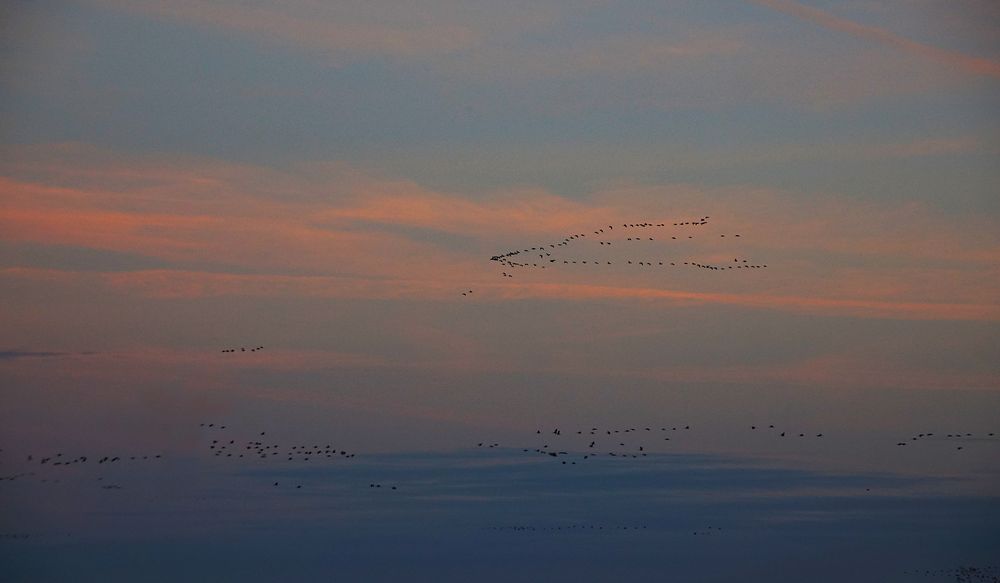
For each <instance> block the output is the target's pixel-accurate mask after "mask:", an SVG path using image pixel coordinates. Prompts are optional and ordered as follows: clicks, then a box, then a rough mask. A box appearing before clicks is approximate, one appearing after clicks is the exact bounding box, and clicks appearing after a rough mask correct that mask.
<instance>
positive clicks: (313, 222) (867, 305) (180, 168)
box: [0, 144, 1000, 320]
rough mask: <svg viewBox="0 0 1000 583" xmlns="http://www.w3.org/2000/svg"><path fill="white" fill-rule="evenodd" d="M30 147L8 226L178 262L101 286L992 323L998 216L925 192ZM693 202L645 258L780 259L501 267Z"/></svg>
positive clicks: (581, 251)
mask: <svg viewBox="0 0 1000 583" xmlns="http://www.w3.org/2000/svg"><path fill="white" fill-rule="evenodd" d="M927 147H929V148H931V149H936V148H940V147H946V148H947V147H952V146H950V145H947V144H946V145H945V146H940V145H937V144H932V145H930V146H927ZM924 149H925V148H924V147H921V148H918V150H920V151H924ZM28 150H29V151H27V152H25V151H23V150H18V149H14V152H13V156H12V158H14V159H15V160H16V162H15V163H14V164H13V165H11V164H10V163H8V164H7V165H5V167H6V168H7V171H8V174H9V176H8V177H6V178H0V198H2V199H3V200H4V206H3V207H2V208H0V240H4V241H7V242H22V243H32V244H41V245H61V246H80V247H86V248H89V249H103V250H110V251H116V252H122V253H129V254H139V255H145V256H149V257H154V258H157V259H159V260H161V261H165V262H168V263H170V264H171V267H170V268H169V269H162V270H144V271H135V272H128V273H119V274H111V273H108V274H104V275H102V276H101V281H102V282H103V285H110V286H112V287H113V288H115V289H119V290H122V291H124V292H128V293H136V294H140V295H141V296H143V297H160V298H165V297H177V298H185V297H211V296H219V295H233V294H243V295H247V296H251V297H266V296H269V295H271V296H294V295H302V296H308V297H352V298H382V299H402V298H419V299H426V300H453V299H458V298H457V297H456V293H457V292H456V290H457V289H458V288H460V287H461V288H464V287H466V286H475V287H476V290H477V296H476V298H475V299H474V300H472V299H470V300H469V301H485V300H489V301H499V300H505V299H507V300H511V299H523V298H562V299H570V300H576V301H585V300H596V299H620V300H625V299H630V300H636V299H645V300H650V301H655V302H657V303H660V304H663V305H684V304H688V303H700V304H704V303H716V304H727V305H739V306H745V307H752V308H759V309H774V310H788V311H796V312H807V313H816V314H823V313H828V314H840V315H853V316H864V317H880V318H882V317H889V318H914V319H960V320H971V319H987V320H993V319H995V318H996V313H997V301H996V298H997V297H1000V271H998V267H997V266H998V265H1000V241H998V237H997V235H996V233H995V229H993V225H992V224H991V222H990V221H989V220H987V219H985V218H982V217H951V218H949V217H944V216H941V215H940V213H937V212H935V211H934V209H932V208H930V207H928V206H926V205H921V204H916V203H911V204H907V205H903V206H898V205H888V204H875V203H863V202H858V201H853V200H851V199H848V198H846V197H836V196H815V195H812V196H810V197H802V196H796V195H795V194H794V193H785V192H780V191H773V190H763V189H751V188H740V187H730V188H723V189H710V190H707V189H701V188H696V187H692V186H687V185H670V184H668V185H659V186H630V185H620V186H614V187H610V188H608V189H606V190H605V191H602V192H599V193H596V194H594V195H591V196H589V197H587V198H580V199H576V200H573V199H568V198H565V197H559V196H556V195H553V194H551V193H548V192H546V191H543V190H540V189H515V190H507V191H498V192H492V193H485V194H481V195H479V196H478V197H469V196H463V195H462V194H453V193H442V192H435V191H432V190H429V189H427V188H425V187H422V186H420V185H418V184H416V183H413V182H410V181H405V180H386V179H381V178H378V177H373V176H369V175H365V174H363V173H360V172H358V171H356V170H354V169H351V168H349V167H347V166H345V165H343V164H309V165H304V166H301V167H296V168H293V169H289V170H275V169H264V168H256V167H252V166H240V165H229V164H223V163H219V162H214V161H204V160H184V161H178V160H163V159H160V160H156V159H133V160H129V159H127V158H126V159H125V160H124V162H123V161H122V160H121V159H118V157H116V156H112V155H107V154H104V153H101V152H99V151H93V150H90V149H87V148H80V147H75V148H74V147H66V146H57V147H54V148H52V149H51V152H49V153H48V158H46V151H45V149H44V148H39V147H33V148H29V149H28ZM275 193H280V195H277V194H275ZM702 215H711V216H712V217H713V219H712V221H711V222H710V224H709V225H707V226H705V227H700V228H701V229H702V230H701V231H699V232H698V238H697V240H694V241H691V242H686V241H676V242H674V241H671V240H669V239H667V240H666V241H662V240H661V241H659V242H657V243H655V244H654V243H651V244H649V246H648V247H647V248H643V249H644V250H643V251H642V253H647V254H648V253H652V254H659V255H670V257H671V258H672V259H671V260H673V259H678V260H680V261H686V260H689V259H690V260H694V261H701V262H709V263H711V262H714V263H723V262H731V261H732V258H733V257H734V256H736V255H739V256H740V257H743V258H750V259H752V260H753V261H755V262H756V261H759V262H763V263H768V264H770V266H771V267H770V268H769V269H768V270H767V271H766V272H765V271H757V272H753V273H739V274H736V273H735V272H733V273H727V274H712V275H711V276H709V275H708V274H706V273H701V274H698V273H697V272H693V271H691V270H690V269H688V270H687V271H685V270H684V269H683V268H681V269H677V270H673V271H669V272H668V271H666V270H645V271H643V270H637V269H634V268H628V267H625V266H623V267H621V268H617V267H616V268H614V269H602V270H599V271H598V270H594V269H590V268H587V269H586V270H583V269H580V268H573V267H570V266H565V267H564V266H562V265H561V264H558V263H557V264H554V265H548V267H551V269H546V270H542V269H535V270H523V271H519V272H518V273H517V274H516V277H515V278H512V279H510V278H507V279H500V278H498V275H499V273H498V272H499V271H501V270H502V269H503V268H502V267H501V266H500V265H499V264H496V263H493V262H490V261H488V258H489V257H490V256H492V255H494V254H496V253H499V252H503V251H505V250H510V249H518V248H521V249H523V248H526V247H531V246H543V245H548V244H551V243H555V242H558V241H560V240H561V239H562V238H563V237H565V236H566V235H569V234H573V233H590V234H593V233H592V231H593V230H594V229H595V228H597V227H600V226H606V225H608V224H612V223H614V224H620V223H624V222H636V221H642V220H648V219H651V220H663V221H667V222H669V221H673V220H676V219H678V218H693V217H697V216H702ZM726 232H729V233H741V234H742V238H741V239H739V240H738V244H737V240H735V239H733V238H729V239H725V238H721V237H719V235H720V234H724V233H726ZM592 239H593V237H591V239H588V240H586V241H589V242H584V240H583V239H581V240H580V241H581V242H580V243H574V245H575V246H574V247H572V248H570V247H567V248H565V249H564V250H562V251H561V253H562V255H560V257H562V258H571V259H591V258H592V257H589V256H588V254H590V253H596V252H597V251H599V249H598V246H597V245H596V242H593V241H592ZM588 245H589V246H588ZM615 249H619V248H618V247H616V248H615ZM547 250H551V249H547ZM623 252H624V251H621V252H619V253H623ZM629 253H632V251H629ZM575 255H580V256H579V257H575ZM621 258H622V259H624V257H621ZM634 258H635V259H644V257H641V256H636V257H634ZM647 258H649V257H647ZM541 261H542V263H543V264H545V261H544V260H541ZM20 267H22V268H27V269H29V270H30V268H32V267H33V266H32V265H31V264H30V262H29V263H25V264H22V265H20ZM4 273H6V274H7V275H9V276H12V277H14V276H17V277H21V276H23V275H24V274H25V273H27V272H26V271H24V270H21V271H16V270H14V271H12V270H7V271H5V272H4ZM44 277H62V275H61V274H48V275H44Z"/></svg>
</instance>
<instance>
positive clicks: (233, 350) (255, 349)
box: [220, 346, 264, 352]
mask: <svg viewBox="0 0 1000 583" xmlns="http://www.w3.org/2000/svg"><path fill="white" fill-rule="evenodd" d="M258 350H264V347H263V346H254V347H253V348H247V347H246V346H240V347H239V348H223V349H222V350H221V351H220V352H257V351H258Z"/></svg>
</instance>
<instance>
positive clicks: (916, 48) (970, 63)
mask: <svg viewBox="0 0 1000 583" xmlns="http://www.w3.org/2000/svg"><path fill="white" fill-rule="evenodd" d="M752 1H753V2H755V3H757V4H760V5H762V6H767V7H769V8H773V9H774V10H778V11H779V12H784V13H785V14H790V15H792V16H796V17H798V18H801V19H803V20H808V21H809V22H812V23H814V24H817V25H819V26H822V27H824V28H828V29H830V30H836V31H840V32H846V33H848V34H850V35H853V36H856V37H858V38H861V39H865V40H871V41H874V42H877V43H879V44H883V45H887V46H890V47H893V48H897V49H900V50H902V51H905V52H907V53H909V54H912V55H916V56H918V57H922V58H925V59H928V60H931V61H934V62H937V63H940V64H943V65H948V66H950V67H956V68H959V69H961V70H963V71H965V72H967V73H971V74H974V75H983V76H986V77H995V78H1000V62H998V61H995V60H993V59H986V58H981V57H972V56H969V55H966V54H963V53H959V52H956V51H948V50H945V49H942V48H938V47H935V46H931V45H927V44H923V43H919V42H916V41H913V40H910V39H908V38H905V37H902V36H899V35H897V34H895V33H892V32H890V31H888V30H885V29H882V28H878V27H875V26H868V25H864V24H859V23H857V22H853V21H851V20H847V19H844V18H840V17H838V16H834V15H832V14H830V13H829V12H825V11H823V10H820V9H818V8H813V7H811V6H805V5H803V4H799V3H798V2H794V1H792V0H752Z"/></svg>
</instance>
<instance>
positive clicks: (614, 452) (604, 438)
mask: <svg viewBox="0 0 1000 583" xmlns="http://www.w3.org/2000/svg"><path fill="white" fill-rule="evenodd" d="M747 430H748V431H751V432H758V433H767V434H770V435H771V436H772V437H773V438H774V439H777V440H781V439H785V438H788V439H796V440H797V439H806V440H809V439H812V440H816V439H823V438H824V435H825V434H824V433H823V432H816V431H802V430H796V431H790V430H788V429H782V428H779V427H776V426H775V425H774V424H767V425H750V426H749V427H748V428H747ZM690 432H691V425H672V426H660V427H657V426H633V427H618V428H601V427H596V426H595V427H588V428H584V429H578V430H575V431H573V430H571V431H568V432H563V430H562V429H560V428H554V429H551V430H549V429H546V430H542V429H537V430H536V431H535V439H536V440H539V439H540V440H541V442H542V443H540V444H538V443H536V444H534V445H531V446H529V447H524V445H518V446H514V447H512V448H511V449H512V450H513V451H517V450H520V452H521V453H524V454H529V455H537V456H542V457H544V458H547V459H553V460H554V461H559V463H560V464H562V465H577V463H578V462H580V463H582V462H584V461H586V460H593V459H596V458H599V457H611V458H618V459H640V458H644V457H648V456H649V455H650V454H655V453H657V452H659V451H660V450H659V448H658V447H657V445H663V442H670V441H672V440H673V441H676V440H677V439H678V436H687V435H690V434H691V433H690ZM938 435H941V434H938ZM976 435H977V434H974V433H948V434H944V435H943V436H942V439H946V440H947V439H961V440H970V439H978V440H979V441H985V442H994V443H998V442H1000V438H997V437H996V433H995V432H990V433H983V434H981V435H980V436H979V437H978V438H977V437H976ZM934 436H935V433H932V432H928V433H918V434H916V435H914V436H913V437H912V438H911V441H910V442H911V443H912V441H920V440H927V439H932V438H934ZM907 443H908V442H906V441H900V442H898V443H897V446H899V445H906V444H907ZM500 447H501V444H500V443H499V442H491V441H480V442H478V443H477V444H476V448H477V449H479V448H482V449H494V448H500ZM957 449H958V450H962V449H963V446H961V445H960V446H958V447H957Z"/></svg>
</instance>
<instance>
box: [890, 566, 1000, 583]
mask: <svg viewBox="0 0 1000 583" xmlns="http://www.w3.org/2000/svg"><path fill="white" fill-rule="evenodd" d="M903 574H904V575H911V576H922V577H935V578H940V577H954V579H953V580H954V581H955V583H1000V569H997V567H996V566H995V565H986V566H983V567H966V566H962V567H955V568H952V569H914V570H911V571H903Z"/></svg>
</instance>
